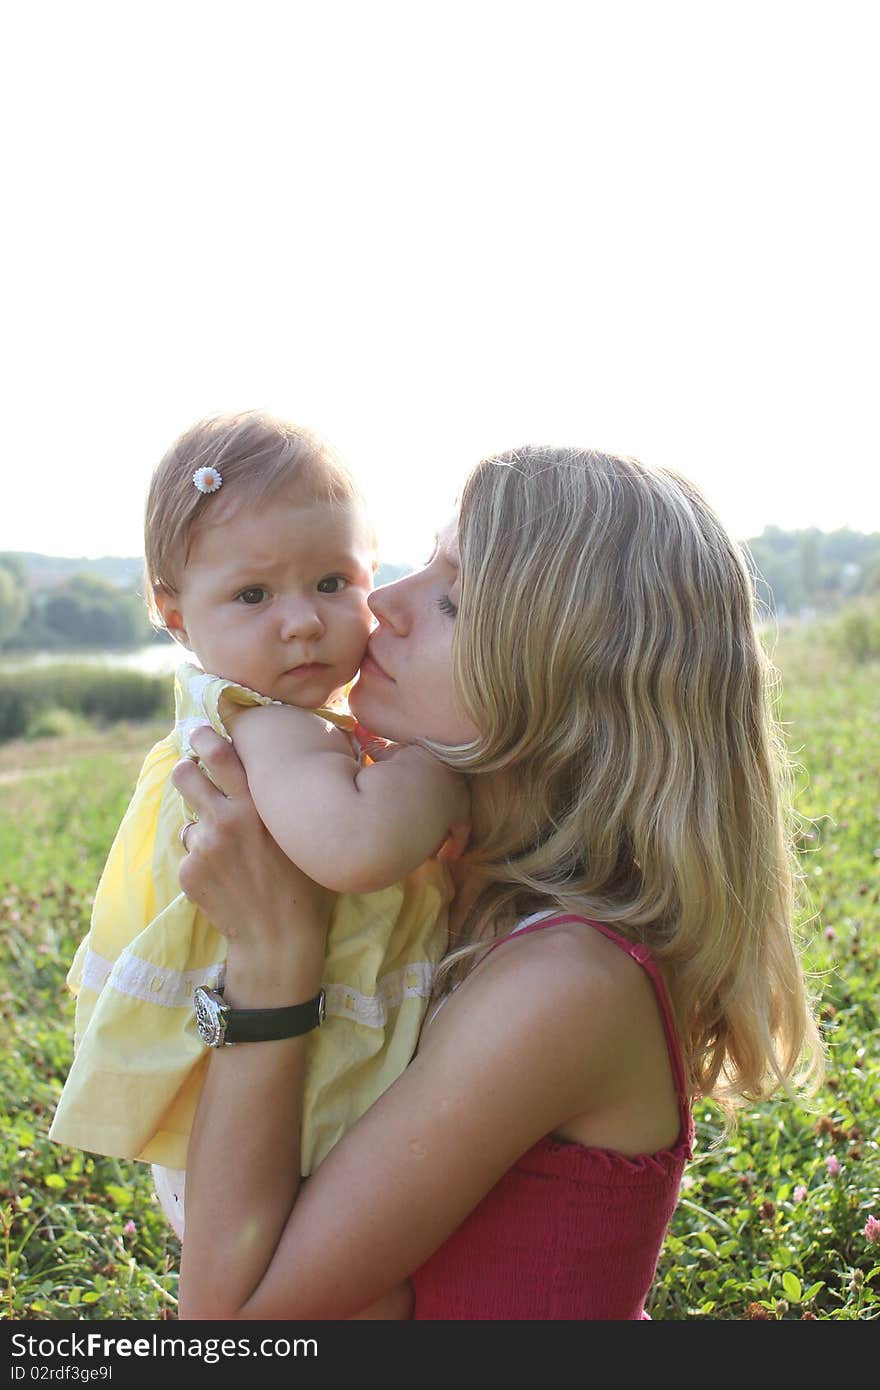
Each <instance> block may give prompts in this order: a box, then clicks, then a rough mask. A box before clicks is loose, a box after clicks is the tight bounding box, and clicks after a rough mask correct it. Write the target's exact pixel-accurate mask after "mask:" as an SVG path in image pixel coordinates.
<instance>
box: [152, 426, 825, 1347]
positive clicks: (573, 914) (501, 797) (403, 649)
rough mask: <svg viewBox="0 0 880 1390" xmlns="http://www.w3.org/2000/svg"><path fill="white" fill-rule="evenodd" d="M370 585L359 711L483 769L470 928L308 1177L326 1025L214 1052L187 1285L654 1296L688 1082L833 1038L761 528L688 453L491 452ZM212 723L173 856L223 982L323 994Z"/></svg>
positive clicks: (235, 989)
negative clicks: (796, 805)
mask: <svg viewBox="0 0 880 1390" xmlns="http://www.w3.org/2000/svg"><path fill="white" fill-rule="evenodd" d="M371 606H372V608H373V611H374V613H375V615H376V618H377V619H378V627H377V628H376V630H375V631H374V633H373V636H372V638H371V641H370V648H369V655H368V659H367V660H366V661H365V662H364V664H363V666H362V669H361V674H360V678H359V681H358V684H357V686H356V688H355V690H354V692H353V698H352V705H353V708H354V711H355V713H356V714H357V716H358V719H359V720H360V722H361V723H362V724H363V725H364V726H365V727H366V728H367V729H370V730H372V731H374V732H375V733H376V734H378V735H382V736H383V737H385V738H387V739H389V740H392V741H393V742H394V743H408V742H412V741H421V742H423V743H425V744H426V745H427V746H428V747H429V748H430V749H431V750H432V751H433V752H434V753H435V755H436V756H438V757H441V758H443V759H444V760H445V761H446V762H448V763H449V764H450V765H452V766H455V767H457V768H460V769H464V770H465V771H466V772H467V773H468V774H469V777H470V786H471V793H472V835H471V841H470V845H469V847H468V850H467V852H466V853H465V855H464V856H463V857H462V858H461V859H459V860H457V861H456V862H455V864H454V866H453V868H454V872H455V874H456V884H457V896H456V909H455V913H454V917H453V924H452V925H453V928H454V930H455V933H456V938H457V941H458V943H459V949H457V950H455V951H453V952H452V953H451V955H450V956H449V957H448V959H447V961H446V962H445V963H444V966H443V967H441V978H440V980H439V982H438V996H439V997H438V1002H437V1004H436V1005H435V1006H434V1009H433V1011H432V1012H431V1013H430V1014H429V1017H428V1020H427V1022H426V1026H425V1028H424V1029H423V1033H422V1039H421V1042H420V1046H419V1051H418V1054H417V1056H416V1057H415V1059H414V1060H413V1062H412V1063H411V1064H410V1066H409V1067H408V1069H407V1070H406V1072H405V1073H404V1075H403V1076H402V1077H401V1078H400V1080H398V1081H397V1082H396V1083H395V1084H394V1085H393V1086H392V1087H391V1088H390V1089H389V1090H388V1091H387V1092H386V1093H385V1094H384V1095H383V1096H382V1097H381V1099H380V1100H379V1101H378V1102H377V1103H376V1104H375V1105H374V1106H373V1107H372V1108H371V1110H369V1111H368V1113H367V1114H366V1115H365V1116H364V1117H363V1118H362V1119H361V1120H360V1121H359V1122H358V1123H357V1124H356V1125H355V1126H354V1127H353V1128H352V1129H351V1130H350V1131H349V1133H348V1134H346V1135H345V1137H344V1138H343V1139H342V1141H340V1143H339V1144H338V1145H337V1146H336V1148H334V1149H333V1151H332V1152H331V1153H330V1155H329V1156H328V1158H327V1159H326V1160H325V1162H324V1163H323V1164H322V1166H321V1168H320V1169H319V1171H318V1172H317V1174H316V1175H315V1176H314V1177H313V1178H312V1179H310V1180H309V1182H308V1184H307V1185H301V1184H300V1183H299V1178H298V1171H297V1163H296V1154H297V1151H298V1150H297V1144H298V1124H299V1105H300V1093H301V1077H302V1067H303V1056H304V1051H305V1048H306V1046H307V1039H306V1038H305V1037H303V1036H299V1037H294V1038H286V1039H284V1040H281V1041H274V1042H269V1043H264V1044H262V1045H261V1046H260V1047H248V1046H238V1047H234V1048H230V1049H220V1050H218V1051H217V1052H216V1053H215V1054H214V1055H212V1058H211V1064H210V1068H209V1075H208V1081H207V1084H206V1086H205V1090H204V1093H203V1098H202V1103H201V1107H200V1110H199V1114H198V1117H197V1122H196V1127H195V1130H194V1133H193V1138H192V1141H191V1145H190V1152H189V1160H188V1179H187V1181H188V1186H187V1238H186V1243H185V1249H184V1254H183V1262H182V1270H181V1309H182V1312H183V1315H184V1316H187V1317H209V1318H221V1317H222V1318H228V1317H232V1318H236V1317H240V1318H344V1317H357V1316H377V1317H383V1316H386V1317H390V1316H407V1315H409V1311H410V1309H409V1300H408V1297H407V1295H408V1290H409V1287H410V1285H409V1284H408V1283H407V1278H408V1276H409V1277H411V1281H412V1286H413V1287H414V1290H415V1299H414V1311H413V1316H414V1317H415V1318H417V1319H419V1318H460V1317H469V1318H480V1319H482V1318H517V1319H519V1318H540V1319H549V1318H614V1319H628V1318H639V1317H644V1316H646V1314H645V1312H644V1302H645V1298H646V1295H647V1293H648V1291H649V1287H650V1283H651V1279H652V1277H653V1273H654V1269H655V1265H656V1260H657V1257H658V1255H659V1250H660V1246H661V1243H662V1239H663V1235H664V1233H665V1229H666V1226H667V1224H668V1221H669V1219H670V1217H671V1214H672V1211H673V1208H674V1204H675V1200H676V1196H677V1191H678V1185H679V1181H680V1178H681V1173H682V1169H683V1165H684V1163H685V1161H686V1158H687V1157H688V1156H689V1152H690V1142H691V1133H692V1131H691V1123H690V1111H689V1104H690V1101H691V1100H692V1099H693V1098H694V1097H695V1096H697V1095H700V1096H714V1097H715V1098H716V1099H718V1100H719V1101H720V1103H721V1104H722V1105H724V1106H725V1107H726V1108H727V1110H728V1112H729V1113H730V1114H731V1115H732V1114H733V1112H734V1109H735V1106H736V1105H737V1103H741V1102H742V1101H743V1100H744V1099H748V1100H751V1099H753V1098H756V1097H759V1096H762V1095H766V1094H769V1092H770V1091H772V1090H773V1089H775V1087H776V1086H778V1085H785V1086H788V1085H789V1083H790V1082H791V1081H792V1080H793V1079H794V1078H796V1077H797V1076H798V1068H799V1066H800V1064H801V1063H802V1061H804V1060H805V1061H806V1067H805V1069H804V1072H802V1073H801V1074H800V1079H801V1080H803V1079H804V1078H805V1076H806V1074H808V1073H810V1072H812V1073H813V1075H818V1073H819V1072H820V1071H821V1048H820V1044H819V1040H818V1034H817V1030H816V1027H815V1023H814V1020H813V1017H812V1013H811V1009H810V1006H809V1001H808V999H807V996H806V993H805V988H804V978H803V973H802V969H801V965H800V961H799V957H798V953H797V949H796V945H795V942H794V938H793V934H792V925H791V923H792V874H791V867H790V860H789V846H788V841H787V838H786V823H787V803H786V785H787V784H786V779H785V769H784V760H783V758H782V755H781V746H780V742H779V738H778V734H777V732H776V730H775V726H774V724H773V719H772V714H771V710H770V702H769V696H768V674H769V668H768V666H767V663H766V660H765V657H764V654H763V652H762V649H761V646H760V644H759V641H758V638H757V636H756V633H755V628H754V623H753V590H752V585H751V582H750V578H749V575H748V571H747V569H746V566H745V564H744V561H743V558H742V555H741V554H740V552H739V551H738V549H737V547H736V546H735V545H734V543H733V542H732V541H731V540H730V538H729V537H728V536H727V535H726V533H725V532H724V530H723V528H722V527H721V525H720V523H719V521H718V520H717V518H716V517H715V516H714V514H713V513H712V511H711V510H710V509H709V507H708V506H707V504H706V503H705V501H704V500H703V499H702V497H701V496H700V495H699V493H698V492H697V490H696V489H695V488H694V487H693V486H692V485H691V484H690V483H688V482H686V481H685V480H684V479H682V478H680V477H678V476H677V475H674V474H672V473H669V472H666V471H663V470H649V469H646V468H644V467H642V466H641V465H640V464H638V463H636V462H635V461H633V460H629V459H623V458H616V457H612V456H606V455H602V454H596V453H589V452H585V451H576V450H553V449H540V448H527V449H522V450H518V451H515V452H511V453H509V454H505V455H502V456H500V457H498V458H495V459H489V460H485V461H483V462H482V463H481V464H479V465H478V466H477V467H476V468H475V469H474V471H473V473H472V474H471V476H470V478H469V479H468V482H467V484H466V486H465V489H464V492H463V495H462V499H461V506H460V511H459V515H458V518H457V522H452V523H450V524H449V525H448V526H447V527H446V529H445V530H444V531H443V532H442V533H441V535H440V537H439V541H438V546H437V550H436V552H435V554H434V556H433V558H432V559H431V561H430V563H429V564H428V565H427V567H426V568H425V569H424V570H422V571H421V572H420V573H418V574H416V575H412V576H408V577H407V578H405V579H403V580H400V581H398V582H397V583H395V584H392V585H390V586H388V587H387V588H385V589H380V590H378V591H376V592H375V593H374V594H373V596H372V598H371ZM193 746H194V747H196V748H197V751H198V752H199V753H200V754H201V756H202V758H203V759H204V761H205V763H206V765H207V767H208V769H209V770H210V772H211V774H212V776H213V778H214V779H215V781H216V783H217V786H218V787H220V788H222V792H223V793H225V796H224V795H223V794H222V793H221V792H220V791H218V790H217V789H216V788H215V787H213V786H211V784H210V783H209V782H208V781H207V779H206V778H204V777H203V775H202V774H201V773H200V772H199V771H198V769H197V768H196V767H195V765H193V764H192V763H189V764H181V765H179V767H178V769H177V770H176V772H175V783H176V785H177V786H178V788H179V790H180V791H181V792H182V793H183V794H184V795H185V797H186V800H187V801H188V802H189V803H190V804H191V805H193V806H194V807H195V808H196V810H197V812H198V814H199V822H198V824H197V825H195V826H193V828H192V829H191V830H190V831H189V834H188V836H187V849H188V851H189V854H188V857H187V858H186V859H185V860H184V863H183V865H182V868H181V884H182V886H183V888H184V889H185V891H186V892H187V893H188V894H189V895H190V896H191V897H192V898H194V899H195V900H196V901H197V902H198V903H199V905H200V906H201V907H202V908H203V909H204V910H205V911H206V912H207V914H208V916H209V917H210V918H211V919H212V920H213V921H214V922H215V923H216V925H217V926H218V928H219V929H220V930H221V931H223V932H224V934H225V935H226V937H227V939H228V943H229V954H228V964H227V978H226V999H227V1002H228V1003H229V1004H230V1005H231V1006H232V1007H233V1008H234V1009H270V1008H275V1007H282V1006H289V1005H293V1004H299V1003H301V1002H303V1001H307V1000H310V999H312V997H313V996H315V995H316V993H317V992H318V990H319V987H320V981H321V970H322V962H323V950H324V926H325V924H324V910H323V905H322V895H321V893H320V891H319V890H317V889H316V888H315V886H314V885H312V884H310V883H309V882H308V880H305V879H304V878H303V877H302V876H301V875H299V874H298V873H297V871H296V870H295V869H294V868H293V867H292V866H291V865H290V864H288V862H287V861H286V860H284V859H283V857H282V856H281V855H280V852H278V851H277V850H276V849H275V847H274V846H273V845H272V844H271V842H269V840H268V837H267V836H266V834H265V833H264V832H263V830H262V827H261V826H260V824H259V822H258V821H257V819H256V816H255V813H254V811H253V807H252V805H251V803H250V800H249V797H248V794H247V786H246V782H245V780H244V777H243V773H242V770H241V766H240V764H239V763H238V762H237V759H236V758H235V755H234V753H233V751H232V750H231V749H230V748H228V747H227V746H226V745H222V744H220V741H219V740H217V739H216V737H215V736H213V735H211V734H210V732H209V731H208V732H207V733H201V732H200V733H199V734H198V735H197V736H194V738H193ZM291 794H292V795H295V789H292V791H291ZM499 943H501V944H499ZM490 947H491V949H489V948H490ZM395 1290H396V1291H397V1293H395ZM385 1297H387V1299H388V1301H387V1302H382V1301H379V1302H378V1303H377V1302H376V1301H377V1300H382V1299H383V1298H385ZM365 1310H366V1311H365Z"/></svg>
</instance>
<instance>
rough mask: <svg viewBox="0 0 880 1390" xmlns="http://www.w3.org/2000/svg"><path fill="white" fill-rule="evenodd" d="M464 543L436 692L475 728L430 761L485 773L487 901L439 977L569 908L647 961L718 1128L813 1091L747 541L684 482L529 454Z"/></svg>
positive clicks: (512, 468)
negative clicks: (450, 692) (610, 929)
mask: <svg viewBox="0 0 880 1390" xmlns="http://www.w3.org/2000/svg"><path fill="white" fill-rule="evenodd" d="M459 543H460V547H461V599H460V606H459V617H458V621H457V625H456V633H455V640H454V648H453V678H454V682H455V688H456V694H457V698H458V699H459V700H460V703H461V706H462V708H463V710H464V711H465V712H466V713H467V715H468V716H469V717H470V719H471V720H472V721H473V723H474V724H475V725H476V727H477V728H479V729H481V730H482V731H483V733H482V736H481V737H480V738H479V739H478V740H477V741H476V742H475V743H474V744H472V745H468V746H467V747H465V748H461V749H457V750H450V749H444V750H442V753H443V755H444V756H445V760H446V761H447V762H449V763H451V764H452V765H454V766H456V767H459V768H462V769H464V770H467V771H470V772H480V773H489V772H491V773H492V774H493V775H492V776H491V777H487V778H486V779H485V782H483V783H482V789H483V790H484V795H485V799H484V803H483V805H484V809H485V818H486V821H487V824H488V825H489V826H490V827H491V828H490V829H489V830H488V832H487V834H486V835H485V837H484V838H483V839H482V840H481V842H480V843H479V845H478V846H476V848H475V849H474V850H473V852H472V853H473V859H474V861H475V862H476V863H478V864H479V865H480V866H482V868H483V870H484V872H485V874H486V878H487V880H488V882H489V883H490V885H491V886H490V887H489V888H487V889H486V890H485V891H484V892H483V894H482V897H481V898H480V901H479V902H478V904H477V907H476V909H475V911H474V912H473V913H472V914H471V916H470V918H469V919H468V922H467V923H466V924H465V930H464V933H463V935H464V937H465V940H466V944H465V946H464V947H463V948H462V949H460V950H458V951H456V952H453V954H452V955H451V956H450V957H449V958H448V961H447V962H446V964H445V976H446V983H447V984H448V983H450V981H451V980H454V979H455V978H456V977H460V976H461V974H463V973H465V972H466V970H467V968H469V967H470V966H471V965H472V964H473V956H474V954H475V952H476V951H477V950H479V949H482V947H484V946H485V941H486V936H487V933H488V932H489V931H491V930H492V927H491V926H490V924H496V926H495V930H496V931H497V924H498V923H499V922H501V923H506V922H509V923H510V925H512V924H513V921H514V920H515V919H516V918H517V917H518V916H520V915H522V914H523V913H525V912H528V911H534V910H535V909H536V908H537V907H539V906H544V907H546V906H547V905H548V902H551V903H553V904H558V905H559V906H561V907H564V908H572V907H575V908H576V909H577V910H579V911H581V912H583V913H585V914H586V915H588V916H593V917H596V918H597V919H599V920H601V921H603V922H607V923H613V924H614V925H615V927H616V928H617V929H618V930H620V931H621V932H622V933H623V934H624V935H626V936H627V937H629V938H630V939H632V940H638V941H640V942H643V943H645V944H647V945H648V946H649V947H650V948H651V951H652V953H653V955H654V958H655V959H656V960H657V961H658V962H659V963H660V964H661V965H662V967H663V970H664V974H665V976H666V978H667V980H668V982H669V986H670V994H671V997H672V1002H673V1009H674V1012H675V1015H676V1020H677V1026H678V1029H679V1035H680V1038H681V1042H682V1048H683V1054H684V1057H685V1064H686V1068H687V1072H688V1080H689V1086H690V1089H691V1092H692V1093H694V1094H701V1095H704V1096H710V1095H711V1096H714V1097H715V1098H716V1099H717V1100H718V1101H719V1103H720V1104H721V1105H722V1106H723V1107H724V1108H725V1109H726V1110H727V1112H728V1114H729V1115H732V1113H733V1109H734V1107H735V1106H736V1105H737V1104H740V1103H742V1101H743V1100H746V1099H753V1098H758V1097H761V1096H764V1095H767V1094H769V1093H770V1092H771V1091H772V1090H773V1089H775V1087H776V1086H777V1085H780V1084H781V1085H784V1086H786V1087H788V1086H789V1085H790V1082H791V1080H792V1078H795V1079H797V1080H798V1081H799V1082H800V1083H805V1082H807V1081H808V1080H809V1078H810V1077H811V1076H812V1077H814V1078H818V1077H820V1076H821V1072H822V1049H821V1043H820V1040H819V1035H818V1031H817V1028H816V1024H815V1021H814V1017H813V1013H812V1009H811V1004H810V1001H809V999H808V996H807V992H806V989H805V980H804V973H803V970H802V966H801V961H800V958H799V953H798V947H797V944H796V941H795V938H794V935H793V910H794V875H793V860H792V849H791V830H792V824H791V821H792V811H791V800H790V787H789V772H788V763H787V759H786V755H785V752H784V748H783V744H782V740H781V737H780V732H779V729H778V727H777V724H776V722H775V719H774V714H773V689H774V672H773V669H772V667H771V666H770V663H769V662H768V660H767V657H766V655H765V653H764V650H763V648H762V646H761V643H760V640H759V636H758V633H757V629H756V623H755V594H754V585H753V582H752V578H751V575H750V572H749V569H748V566H747V564H746V561H745V558H744V555H743V553H742V551H741V550H740V548H739V547H738V546H737V545H736V544H735V543H734V541H732V540H731V538H730V537H729V536H728V535H727V533H726V532H725V530H724V528H723V526H722V525H721V523H720V521H719V520H718V518H717V517H716V516H715V514H714V512H713V511H712V509H711V508H710V507H709V505H708V504H707V503H706V501H705V500H704V498H703V497H702V496H701V494H700V493H699V491H698V490H697V488H696V487H694V485H693V484H692V483H690V482H688V481H687V480H686V479H684V478H682V477H680V476H678V475H677V474H675V473H673V472H671V471H668V470H664V469H659V468H658V469H648V468H646V467H644V466H643V465H642V464H640V463H638V462H637V461H636V460H634V459H629V458H618V457H614V456H612V455H607V454H601V453H594V452H590V451H586V450H577V449H553V448H538V447H530V448H524V449H517V450H513V451H511V452H509V453H504V454H501V455H499V456H497V457H494V458H489V459H485V460H484V461H483V462H482V463H480V464H479V465H478V466H477V468H476V469H475V470H474V471H473V473H472V474H471V475H470V477H469V479H468V481H467V484H466V486H465V488H464V492H463V494H462V499H461V509H460V521H459ZM437 751H438V752H440V751H441V750H439V749H438V750H437ZM505 929H506V928H505V927H502V929H501V930H502V933H503V931H504V930H505ZM804 1062H805V1063H806V1065H805V1066H802V1063H804Z"/></svg>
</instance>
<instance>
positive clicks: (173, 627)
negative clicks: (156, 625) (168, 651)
mask: <svg viewBox="0 0 880 1390" xmlns="http://www.w3.org/2000/svg"><path fill="white" fill-rule="evenodd" d="M153 599H154V601H155V604H156V607H157V609H158V610H159V616H160V618H161V619H162V622H163V623H164V624H165V627H166V630H167V631H168V632H170V633H171V636H172V637H173V638H174V640H175V642H180V644H181V646H184V647H187V648H188V647H189V637H188V635H187V631H186V627H185V626H184V622H183V610H182V609H181V607H180V599H179V597H178V595H177V594H172V593H170V592H169V591H168V590H167V589H154V590H153Z"/></svg>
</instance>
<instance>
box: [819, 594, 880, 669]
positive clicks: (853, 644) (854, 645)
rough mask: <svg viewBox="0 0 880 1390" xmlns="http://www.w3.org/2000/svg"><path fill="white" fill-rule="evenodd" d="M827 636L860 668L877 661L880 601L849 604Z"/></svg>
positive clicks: (870, 599) (879, 641)
mask: <svg viewBox="0 0 880 1390" xmlns="http://www.w3.org/2000/svg"><path fill="white" fill-rule="evenodd" d="M829 637H830V640H831V641H832V642H833V643H834V645H835V646H836V648H837V649H838V651H840V653H841V654H842V655H843V656H844V657H845V658H848V659H849V660H850V661H855V662H858V663H859V664H860V665H861V664H863V663H864V662H866V661H877V660H878V659H880V598H869V599H863V600H862V601H861V602H860V603H852V604H849V605H848V606H847V607H846V609H845V610H844V611H843V612H842V613H841V614H840V615H839V617H838V618H836V619H835V621H834V623H833V625H832V626H831V628H830V630H829Z"/></svg>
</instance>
